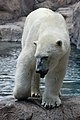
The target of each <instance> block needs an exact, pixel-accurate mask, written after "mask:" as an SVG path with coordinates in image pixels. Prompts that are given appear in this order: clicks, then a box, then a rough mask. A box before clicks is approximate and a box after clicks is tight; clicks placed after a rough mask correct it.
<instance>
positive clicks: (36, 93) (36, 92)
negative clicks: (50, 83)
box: [31, 72, 40, 97]
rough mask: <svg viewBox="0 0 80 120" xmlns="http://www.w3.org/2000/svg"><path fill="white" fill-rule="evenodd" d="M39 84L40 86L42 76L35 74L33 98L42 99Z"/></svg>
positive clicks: (32, 88) (32, 89)
mask: <svg viewBox="0 0 80 120" xmlns="http://www.w3.org/2000/svg"><path fill="white" fill-rule="evenodd" d="M39 84H40V75H39V74H38V73H36V72H34V74H33V78H32V86H31V96H32V97H40V89H39Z"/></svg>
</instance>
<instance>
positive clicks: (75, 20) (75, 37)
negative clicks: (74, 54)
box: [71, 2, 80, 49]
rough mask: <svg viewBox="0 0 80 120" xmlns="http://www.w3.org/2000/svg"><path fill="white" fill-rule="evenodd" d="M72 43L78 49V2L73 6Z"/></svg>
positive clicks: (79, 6) (79, 12) (79, 5)
mask: <svg viewBox="0 0 80 120" xmlns="http://www.w3.org/2000/svg"><path fill="white" fill-rule="evenodd" d="M72 32H73V34H72V35H73V36H72V39H71V41H72V43H74V44H75V45H76V46H77V48H78V49H80V2H78V3H77V4H75V6H74V14H73V31H72Z"/></svg>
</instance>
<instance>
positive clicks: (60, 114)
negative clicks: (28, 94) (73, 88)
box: [0, 96, 80, 120]
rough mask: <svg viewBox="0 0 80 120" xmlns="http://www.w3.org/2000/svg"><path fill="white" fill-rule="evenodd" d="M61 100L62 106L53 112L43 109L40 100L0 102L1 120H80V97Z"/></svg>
mask: <svg viewBox="0 0 80 120" xmlns="http://www.w3.org/2000/svg"><path fill="white" fill-rule="evenodd" d="M61 99H62V105H61V106H60V107H58V108H54V109H51V110H49V109H48V110H47V109H45V108H43V107H42V106H41V105H40V102H41V100H40V99H39V98H38V99H36V98H35V99H33V98H29V99H28V100H26V101H16V102H15V99H14V98H10V99H6V100H3V101H0V120H80V96H78V97H62V98H61Z"/></svg>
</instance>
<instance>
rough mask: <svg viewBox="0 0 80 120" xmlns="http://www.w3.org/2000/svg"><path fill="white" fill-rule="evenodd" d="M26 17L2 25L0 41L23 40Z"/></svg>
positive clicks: (0, 26) (0, 27)
mask: <svg viewBox="0 0 80 120" xmlns="http://www.w3.org/2000/svg"><path fill="white" fill-rule="evenodd" d="M24 21H25V17H24V18H21V19H19V21H18V22H14V23H7V24H5V25H0V41H21V37H22V31H23V26H24Z"/></svg>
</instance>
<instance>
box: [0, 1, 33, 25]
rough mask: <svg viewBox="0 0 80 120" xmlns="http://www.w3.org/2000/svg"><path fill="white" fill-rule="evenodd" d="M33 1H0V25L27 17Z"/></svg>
mask: <svg viewBox="0 0 80 120" xmlns="http://www.w3.org/2000/svg"><path fill="white" fill-rule="evenodd" d="M33 4H34V0H0V24H4V23H5V22H9V21H11V20H12V21H13V20H15V19H17V18H19V17H21V16H24V15H28V14H29V13H30V12H31V11H32V10H33Z"/></svg>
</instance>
